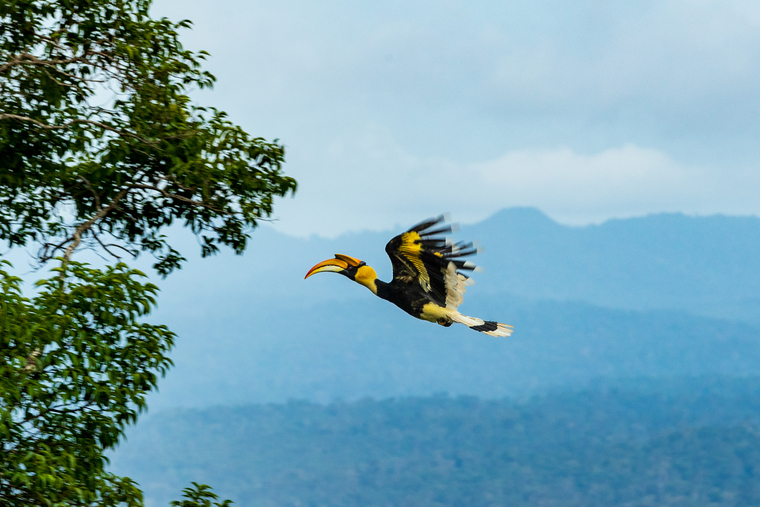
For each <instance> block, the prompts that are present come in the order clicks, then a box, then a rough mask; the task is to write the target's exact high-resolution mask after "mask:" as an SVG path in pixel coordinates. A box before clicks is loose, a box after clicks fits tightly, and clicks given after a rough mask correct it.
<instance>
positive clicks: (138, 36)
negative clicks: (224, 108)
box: [0, 0, 295, 274]
mask: <svg viewBox="0 0 760 507" xmlns="http://www.w3.org/2000/svg"><path fill="white" fill-rule="evenodd" d="M150 3H151V2H150V0H116V1H111V0H78V1H67V0H43V1H40V0H18V1H13V2H2V3H0V161H1V164H2V171H1V172H0V239H6V240H8V241H9V242H10V243H11V244H17V245H23V244H26V243H28V242H29V241H35V240H38V241H40V242H41V244H42V248H41V250H40V259H41V260H43V261H45V260H48V259H50V258H52V257H54V256H55V255H61V254H64V253H66V252H70V250H71V249H72V248H75V247H76V245H78V243H79V242H80V241H81V240H83V239H89V241H90V242H91V243H92V244H93V245H97V246H98V247H100V248H102V249H105V250H107V251H110V252H112V253H113V254H114V255H118V254H120V253H121V254H123V253H124V251H126V252H130V253H136V252H139V251H141V250H142V251H149V252H152V253H154V254H155V255H156V256H157V258H158V262H157V263H156V268H157V269H158V270H159V272H161V273H164V274H165V273H168V272H169V271H171V270H172V269H174V268H176V267H178V265H179V263H180V261H181V260H182V256H181V254H180V253H179V252H177V251H176V250H174V249H173V248H172V247H171V245H169V244H168V243H167V241H166V238H165V237H164V236H163V235H162V234H161V230H162V229H163V228H164V227H166V226H168V225H171V224H172V223H173V222H175V221H180V222H181V223H184V224H185V225H187V226H189V227H190V228H191V229H192V230H193V232H194V233H195V234H196V235H197V236H198V237H199V240H200V242H201V247H202V253H203V255H204V256H205V255H208V254H210V253H213V252H215V251H216V250H217V248H218V246H217V245H219V244H223V245H228V246H230V247H232V248H233V249H234V250H235V251H236V252H238V253H240V252H242V251H243V249H244V248H245V246H246V240H247V237H248V236H247V232H248V230H249V229H250V228H251V227H253V226H255V225H256V224H257V221H258V220H259V219H261V218H262V217H266V216H268V215H269V214H270V213H271V212H272V201H273V198H274V197H275V196H283V195H285V194H286V193H288V192H291V191H294V190H295V181H294V180H293V179H292V178H289V177H286V176H284V175H282V173H281V171H280V166H281V163H282V161H283V148H282V146H280V145H278V144H276V143H269V142H266V141H264V140H263V139H258V138H251V137H250V136H249V135H248V134H247V133H246V132H244V131H243V130H242V129H241V128H240V127H238V126H236V125H233V124H232V123H230V122H229V121H228V120H227V119H226V117H225V114H224V113H223V112H220V111H217V110H215V109H213V108H211V109H206V108H202V107H198V106H195V105H193V103H192V102H191V101H190V99H189V97H188V95H187V93H188V91H190V90H192V89H193V88H206V87H209V86H211V85H212V83H213V80H214V78H213V76H212V75H210V74H208V73H207V72H204V71H202V70H201V68H200V63H199V62H200V60H201V59H202V58H203V57H204V54H203V53H200V54H194V53H192V52H190V51H187V50H185V49H183V48H182V46H181V44H180V42H179V39H178V33H177V31H178V30H179V29H181V28H183V27H187V26H188V25H189V22H187V21H183V22H181V23H173V22H171V21H169V20H167V19H159V20H153V19H151V18H150V17H149V14H148V9H149V7H150Z"/></svg>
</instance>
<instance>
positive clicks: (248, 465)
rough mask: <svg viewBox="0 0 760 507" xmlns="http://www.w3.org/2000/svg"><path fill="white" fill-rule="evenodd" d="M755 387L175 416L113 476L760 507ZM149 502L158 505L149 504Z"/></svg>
mask: <svg viewBox="0 0 760 507" xmlns="http://www.w3.org/2000/svg"><path fill="white" fill-rule="evenodd" d="M759 423H760V378H757V377H753V378H743V379H734V380H729V379H720V378H701V379H678V380H672V381H670V382H652V381H628V382H623V383H614V382H613V383H605V384H598V385H596V386H595V387H594V388H593V389H587V390H583V391H580V392H575V393H570V392H562V393H555V394H549V395H546V396H542V397H538V398H533V399H530V400H527V401H523V402H516V401H510V400H481V399H479V398H476V397H466V396H465V397H449V396H446V395H438V396H433V397H429V398H397V399H388V400H383V401H374V400H371V399H365V400H360V401H357V402H352V403H332V404H329V405H317V404H312V403H308V402H290V403H287V404H279V405H249V406H243V407H237V408H223V407H216V408H210V409H204V410H194V411H188V410H177V411H171V412H166V413H163V414H160V415H157V416H154V417H152V418H151V419H149V420H147V421H146V422H145V423H144V424H142V425H141V427H140V428H139V431H137V430H136V431H134V432H132V435H131V437H130V443H129V445H128V446H127V447H126V448H125V449H124V450H123V451H122V452H119V453H117V454H116V457H115V458H114V460H113V461H114V465H115V468H116V469H117V470H120V471H124V472H129V473H130V474H131V476H133V477H135V478H136V479H137V480H139V481H141V483H142V485H143V486H144V487H145V488H146V490H147V491H148V492H149V494H150V496H151V498H152V499H153V500H154V501H156V502H159V501H160V500H162V499H163V498H164V495H166V494H168V492H170V491H173V490H174V489H173V488H176V484H181V483H187V481H190V480H197V479H198V478H200V477H205V478H208V480H209V481H211V480H213V483H214V484H216V487H217V489H218V491H219V492H220V493H221V494H223V495H225V496H227V497H229V498H232V499H233V500H235V501H236V502H237V503H238V505H241V506H250V507H254V506H262V507H275V506H278V507H285V506H302V505H314V506H341V507H343V506H345V507H354V506H355V507H360V506H361V507H367V506H388V505H393V506H410V507H412V506H461V505H466V506H473V507H478V506H504V505H510V506H526V507H527V506H536V505H542V506H543V505H545V506H555V505H556V506H579V507H580V506H599V507H609V506H611V505H629V506H648V505H657V506H703V505H714V506H737V507H738V506H743V507H745V506H753V505H760V429H758V424H759ZM158 504H159V503H156V505H158Z"/></svg>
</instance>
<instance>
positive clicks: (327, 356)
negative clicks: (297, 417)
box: [150, 209, 760, 410]
mask: <svg viewBox="0 0 760 507" xmlns="http://www.w3.org/2000/svg"><path fill="white" fill-rule="evenodd" d="M410 225H411V224H410ZM392 235H393V233H392V232H387V233H382V234H381V233H368V232H367V233H360V234H350V235H345V236H342V237H340V238H337V239H335V240H327V239H322V238H311V239H308V240H303V239H296V238H291V237H287V236H283V235H279V234H277V233H275V232H274V231H272V230H271V229H262V230H260V231H258V232H256V233H255V234H254V236H253V240H252V246H251V250H250V252H249V253H247V254H246V255H245V256H244V257H234V256H231V255H224V256H222V257H221V259H217V260H216V261H213V260H211V261H205V262H196V261H192V262H190V263H189V266H188V267H187V268H186V269H185V270H183V271H181V272H179V273H177V274H175V275H172V276H171V277H170V278H168V279H167V280H166V281H164V282H162V283H161V286H162V288H163V293H162V295H161V298H160V305H161V306H160V311H159V312H158V313H157V314H156V315H155V316H153V317H151V318H152V319H154V320H156V321H163V322H166V323H167V324H168V325H169V326H170V327H171V328H172V329H174V330H175V331H177V332H178V333H179V336H180V339H179V345H178V347H177V349H176V351H175V352H174V354H173V358H174V360H175V363H176V365H177V366H176V368H175V369H173V370H172V371H171V372H170V373H169V376H168V377H167V378H166V379H165V380H163V381H162V382H161V384H160V388H161V394H159V395H157V396H154V397H153V398H152V400H151V402H150V406H151V407H152V409H153V410H156V409H161V408H162V407H168V406H196V407H200V406H208V405H210V404H217V403H218V404H239V403H246V402H269V401H285V400H287V399H290V398H297V399H308V400H315V401H322V402H329V401H331V400H333V399H338V398H343V399H357V398H360V397H362V396H375V397H379V398H383V397H388V396H399V395H427V394H432V393H436V392H450V393H455V394H474V395H480V396H487V397H499V396H507V395H509V396H522V395H528V394H531V393H535V392H541V391H542V390H546V389H551V388H555V387H557V386H575V387H580V386H583V385H586V383H587V382H589V381H591V380H593V379H595V378H599V377H601V378H615V377H631V376H633V377H636V376H668V375H678V374H688V375H701V374H739V375H743V374H751V373H755V372H760V331H759V330H758V327H757V326H755V325H752V324H751V323H753V322H754V323H756V322H757V321H758V319H760V309H758V310H757V312H756V313H753V312H752V311H750V310H752V308H754V306H753V305H755V304H756V303H757V301H758V295H759V294H760V289H758V287H759V286H760V256H758V255H756V253H757V252H758V251H760V220H758V219H755V218H739V217H706V218H691V217H686V216H683V215H654V216H650V217H645V218H640V219H629V220H617V221H611V222H607V223H605V224H603V225H600V226H590V227H581V228H573V227H565V226H561V225H558V224H556V223H554V222H552V221H551V220H549V219H548V218H547V217H545V216H544V215H542V214H541V213H540V212H538V211H536V210H531V209H511V210H505V211H503V212H501V213H499V214H497V215H495V216H494V217H492V218H490V219H489V220H486V221H484V222H482V223H480V224H476V225H472V226H466V227H464V228H463V230H462V232H461V233H459V234H458V237H461V238H472V239H479V240H480V241H481V243H482V244H483V245H484V251H483V253H482V254H481V255H479V256H478V258H477V260H478V262H479V264H481V265H483V266H484V267H485V272H484V273H475V275H474V276H475V279H476V282H477V283H476V285H475V286H473V287H472V288H470V289H469V290H468V294H467V297H466V298H465V301H464V304H463V305H462V308H461V309H462V311H463V312H465V313H468V314H470V315H474V316H479V317H484V318H489V319H498V320H501V321H503V322H507V323H510V324H513V325H515V329H516V332H515V335H514V336H513V337H512V338H509V339H506V340H503V339H502V340H495V339H492V338H489V337H487V336H484V335H480V334H477V333H474V332H472V331H470V330H468V329H465V328H463V327H462V326H453V327H451V328H448V329H445V328H442V327H440V326H437V325H433V324H430V323H426V322H421V321H417V320H415V319H412V318H410V317H409V316H407V315H406V314H404V313H403V312H401V311H400V310H398V309H397V308H395V307H394V306H392V305H390V304H388V303H386V302H384V301H381V300H378V299H377V298H375V296H373V295H372V294H370V293H369V291H367V290H366V289H364V288H362V287H360V286H358V285H356V284H353V283H351V282H350V281H349V280H347V279H345V278H344V277H341V276H336V275H331V274H324V275H318V276H315V277H313V278H310V279H309V280H307V281H304V280H303V276H304V274H305V273H306V271H307V270H308V269H309V268H310V267H311V266H312V265H314V264H315V263H317V262H319V261H321V260H323V259H326V258H328V257H330V256H332V254H334V253H336V252H339V253H346V254H349V255H354V256H356V257H359V258H362V259H364V260H366V261H367V262H368V263H370V264H372V265H374V266H376V268H377V270H378V272H379V274H380V277H381V278H385V279H388V278H390V264H389V262H388V259H387V257H386V256H385V252H384V246H385V242H386V241H387V240H388V238H389V237H391V236H392ZM552 299H554V301H551V300H552ZM710 315H712V316H713V317H708V316H710ZM728 319H730V320H728ZM740 321H744V323H743V322H740Z"/></svg>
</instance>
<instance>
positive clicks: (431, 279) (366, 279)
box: [304, 215, 512, 336]
mask: <svg viewBox="0 0 760 507" xmlns="http://www.w3.org/2000/svg"><path fill="white" fill-rule="evenodd" d="M444 221H445V219H444V216H443V215H441V216H440V217H438V218H434V219H430V220H426V221H424V222H422V223H420V224H418V225H415V226H414V227H412V228H411V229H409V230H408V231H406V232H404V233H402V234H399V235H398V236H396V237H395V238H393V239H392V240H390V241H389V242H388V244H387V245H385V252H386V253H387V254H388V257H390V258H391V264H393V280H391V282H390V283H386V282H383V281H381V280H378V279H377V274H376V273H375V270H374V269H372V268H371V267H370V266H367V263H365V262H364V261H360V260H359V259H355V258H353V257H349V256H348V255H343V254H335V258H334V259H328V260H326V261H322V262H320V263H319V264H317V265H316V266H314V267H313V268H311V269H310V270H309V272H308V273H306V276H305V277H304V279H306V278H309V277H310V276H311V275H313V274H316V273H325V272H331V273H340V274H341V275H345V276H347V277H348V278H350V279H351V280H353V281H355V282H357V283H359V284H361V285H364V286H365V287H367V288H368V289H369V290H371V291H372V292H373V293H374V294H375V295H377V296H379V297H381V298H383V299H385V300H387V301H390V302H391V303H393V304H395V305H396V306H398V307H399V308H401V309H402V310H404V311H405V312H406V313H408V314H409V315H411V316H413V317H417V318H418V319H422V320H427V321H430V322H437V323H438V324H440V325H442V326H446V327H448V326H450V325H451V324H452V323H454V322H459V323H460V324H464V325H465V326H468V327H469V328H470V329H474V330H475V331H480V332H481V333H485V334H488V335H491V336H509V335H510V334H512V326H510V325H507V324H502V323H500V322H494V321H491V320H482V319H478V318H475V317H468V316H466V315H462V314H461V313H459V312H458V311H457V307H459V305H460V304H461V303H462V298H463V296H464V293H465V288H466V286H467V285H471V284H472V283H473V282H472V280H470V278H469V277H467V276H466V275H464V274H462V273H460V272H459V271H458V270H466V271H472V270H474V269H475V265H474V264H472V263H471V262H467V261H463V260H461V258H462V257H466V256H468V255H473V254H475V253H477V249H476V248H474V247H473V245H472V243H463V242H459V243H451V242H448V241H446V239H445V238H444V236H442V235H443V234H446V233H449V232H451V230H452V228H451V226H450V225H441V226H440V227H437V228H436V226H438V225H439V224H442V222H444Z"/></svg>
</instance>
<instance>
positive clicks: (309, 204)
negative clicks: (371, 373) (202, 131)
mask: <svg viewBox="0 0 760 507" xmlns="http://www.w3.org/2000/svg"><path fill="white" fill-rule="evenodd" d="M153 13H154V15H160V16H168V17H170V18H172V19H174V20H179V19H182V18H188V19H191V20H193V22H194V28H193V30H192V31H188V32H185V33H183V34H182V38H183V41H185V43H186V46H187V47H188V48H190V49H195V50H198V49H205V50H208V51H209V52H210V53H211V57H210V59H209V60H208V62H207V64H206V68H207V69H208V70H210V71H211V72H213V73H214V74H215V75H216V76H217V78H218V82H217V85H216V87H215V89H214V90H213V91H212V92H203V93H202V94H197V95H196V98H197V100H198V101H200V102H203V103H205V104H209V105H215V106H217V107H219V108H221V109H223V110H225V111H227V112H228V113H229V114H230V116H231V118H232V120H233V121H235V122H236V123H238V124H240V125H242V126H243V127H244V128H246V129H247V130H248V131H249V132H251V133H253V134H255V135H261V136H264V137H266V138H270V139H271V138H279V139H281V141H282V142H283V143H284V144H285V145H286V147H287V164H286V167H285V169H286V172H287V173H288V174H290V175H292V176H294V177H296V178H297V179H298V180H299V183H300V188H299V191H298V193H297V195H296V198H295V199H290V198H287V199H285V200H282V201H280V202H279V203H278V206H277V209H276V213H275V215H276V218H277V219H278V220H277V222H276V224H275V227H276V228H277V229H278V230H280V231H281V232H285V233H289V234H294V235H299V236H304V235H310V234H320V235H325V236H334V235H337V234H340V233H342V232H345V231H349V230H360V229H365V228H369V229H388V228H391V227H395V226H399V225H401V226H404V225H410V224H412V223H416V222H417V221H419V220H420V219H421V218H424V217H427V216H430V215H433V214H436V213H439V212H442V211H450V212H452V213H453V215H454V218H455V219H458V220H460V221H463V222H474V221H477V220H480V219H483V218H485V217H487V216H488V215H490V214H492V213H493V212H495V211H497V210H499V209H501V208H504V207H508V206H536V207H538V208H539V209H541V210H542V211H544V212H546V213H547V214H549V215H550V216H551V217H552V218H554V219H556V220H558V221H560V222H564V223H570V224H587V223H598V222H601V221H603V220H606V219H609V218H613V217H628V216H637V215H644V214H647V213H654V212H661V211H681V212H686V213H689V214H713V213H726V214H742V215H747V214H754V215H760V199H759V198H758V196H760V170H758V169H759V168H758V162H757V161H758V156H760V3H757V2H754V1H732V0H721V1H708V0H689V1H675V0H670V1H669V0H664V1H657V2H654V1H646V0H643V1H639V2H622V1H604V2H601V1H597V2H593V1H585V0H580V1H576V2H564V1H536V2H527V1H522V2H508V1H498V2H494V1H483V2H478V3H476V4H473V3H472V2H463V1H461V2H460V1H443V0H439V1H435V2H433V1H420V0H407V1H404V2H401V1H385V2H349V1H341V0H322V1H320V2H313V1H312V2H306V1H301V0H276V1H274V0H266V1H255V2H251V1H249V0H215V1H214V2H207V1H203V2H201V1H197V0H157V1H156V2H155V4H154V9H153Z"/></svg>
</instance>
